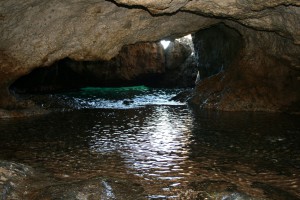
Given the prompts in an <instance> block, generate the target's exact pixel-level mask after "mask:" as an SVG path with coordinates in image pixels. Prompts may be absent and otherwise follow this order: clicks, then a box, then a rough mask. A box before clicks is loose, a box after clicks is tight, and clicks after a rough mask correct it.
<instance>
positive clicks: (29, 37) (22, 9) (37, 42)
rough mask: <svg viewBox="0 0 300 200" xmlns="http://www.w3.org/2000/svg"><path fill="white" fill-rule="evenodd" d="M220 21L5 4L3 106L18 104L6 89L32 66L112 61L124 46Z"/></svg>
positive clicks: (103, 6) (79, 1)
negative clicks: (73, 61) (65, 61)
mask: <svg viewBox="0 0 300 200" xmlns="http://www.w3.org/2000/svg"><path fill="white" fill-rule="evenodd" d="M216 21H218V20H214V19H211V18H206V17H203V16H199V15H195V14H191V13H185V12H180V13H178V14H176V15H166V16H157V17H153V16H152V15H151V14H150V13H148V12H147V11H146V10H143V9H129V8H128V7H121V6H118V5H116V4H114V3H112V2H109V1H98V0H97V1H96V0H88V1H87V0H84V1H83V0H75V1H74V0H67V1H63V2H62V1H58V0H51V1H48V0H47V1H46V0H43V1H40V0H30V1H26V2H21V1H18V0H10V1H1V2H0V23H1V25H0V32H1V34H0V44H1V46H0V94H1V97H0V99H1V100H0V105H1V107H8V106H9V104H14V103H13V101H11V99H12V97H11V96H10V95H9V92H8V89H7V88H8V86H9V85H11V84H12V83H13V82H14V81H15V80H16V79H18V78H19V77H21V76H23V75H25V74H28V73H29V72H30V71H32V70H33V69H34V68H37V67H43V66H49V65H51V64H52V63H54V62H55V61H57V60H61V59H63V58H66V57H68V58H71V59H73V60H77V61H79V60H98V59H102V60H109V59H111V58H113V57H114V56H116V55H117V54H118V52H119V51H120V49H121V48H122V47H123V46H124V45H127V44H134V43H136V42H142V41H157V40H159V39H161V38H163V37H167V36H182V35H184V34H186V33H188V32H193V31H196V30H197V29H199V28H205V27H208V26H210V25H211V24H213V23H215V22H216ZM186 22H189V23H186Z"/></svg>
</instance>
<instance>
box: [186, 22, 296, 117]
mask: <svg viewBox="0 0 300 200" xmlns="http://www.w3.org/2000/svg"><path fill="white" fill-rule="evenodd" d="M232 27H234V28H235V29H236V30H238V31H239V32H240V33H241V35H243V45H242V49H241V50H240V51H238V53H236V54H235V57H234V58H233V59H232V61H231V63H230V64H229V65H228V68H227V69H225V70H223V71H222V72H219V73H218V74H216V75H212V76H209V77H208V78H205V79H203V80H202V81H200V82H199V83H198V85H197V87H196V90H195V92H194V96H193V98H192V99H191V103H192V104H195V105H198V106H199V107H201V108H210V109H218V110H224V111H269V112H274V111H287V110H290V108H291V106H292V105H295V104H299V102H300V93H299V87H300V82H299V81H298V80H297V77H298V76H299V73H300V72H299V71H298V70H295V69H294V68H293V67H291V66H292V63H298V64H299V60H298V59H297V58H296V55H298V54H299V52H300V47H299V46H297V45H295V44H293V43H292V41H291V40H289V39H286V38H283V37H281V36H279V35H277V34H274V33H267V32H257V31H254V30H252V31H251V30H249V29H246V28H244V27H242V26H240V25H237V24H232ZM210 55H211V56H212V58H213V57H214V54H213V53H211V54H210ZM297 60H298V61H297ZM294 108H296V107H294ZM294 112H296V111H295V110H294Z"/></svg>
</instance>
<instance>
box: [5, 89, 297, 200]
mask: <svg viewBox="0 0 300 200" xmlns="http://www.w3.org/2000/svg"><path fill="white" fill-rule="evenodd" d="M177 92H178V90H170V89H151V88H146V87H143V86H141V87H133V88H130V87H129V88H115V89H113V88H102V89H99V88H85V89H82V90H81V91H80V92H76V93H68V94H59V95H52V96H51V98H54V99H58V100H64V102H67V104H68V105H69V106H70V107H71V108H73V109H71V110H70V111H68V112H56V113H52V114H49V115H45V116H40V117H32V118H27V119H14V120H1V121H0V146H1V150H0V159H1V160H9V161H16V162H20V163H24V164H27V165H29V166H32V167H34V168H35V169H37V170H38V171H40V172H41V173H44V174H46V177H47V178H49V180H50V179H51V180H56V181H64V182H72V181H74V180H86V179H91V178H95V177H106V178H117V179H123V180H127V181H129V182H130V183H132V184H139V185H141V186H142V187H143V189H144V191H143V195H144V197H145V199H178V198H181V199H205V198H207V199H299V198H300V147H299V146H300V145H299V144H300V118H299V116H294V115H285V114H270V113H234V112H225V113H224V112H212V111H203V110H202V111H201V110H195V109H191V108H189V107H188V106H187V105H184V104H182V103H178V102H174V101H169V99H170V98H171V97H172V96H174V95H175V94H176V93H177ZM52 184H55V181H53V182H52ZM105 184H106V183H105ZM106 187H110V186H106ZM110 191H111V193H112V197H113V192H114V191H113V188H112V189H111V190H110ZM112 199H113V198H112Z"/></svg>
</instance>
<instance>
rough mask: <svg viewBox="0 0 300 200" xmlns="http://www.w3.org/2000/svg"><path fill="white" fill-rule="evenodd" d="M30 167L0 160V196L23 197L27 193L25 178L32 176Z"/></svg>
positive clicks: (8, 197)
mask: <svg viewBox="0 0 300 200" xmlns="http://www.w3.org/2000/svg"><path fill="white" fill-rule="evenodd" d="M33 174H34V171H33V169H32V168H31V167H29V166H26V165H23V164H19V163H15V162H8V161H0V198H1V199H3V200H6V199H24V196H25V195H26V194H27V192H28V190H27V186H26V180H27V179H28V178H29V177H30V176H33Z"/></svg>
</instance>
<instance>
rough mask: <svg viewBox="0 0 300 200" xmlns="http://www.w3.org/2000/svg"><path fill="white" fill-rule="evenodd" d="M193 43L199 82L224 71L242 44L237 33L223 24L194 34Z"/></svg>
mask: <svg viewBox="0 0 300 200" xmlns="http://www.w3.org/2000/svg"><path fill="white" fill-rule="evenodd" d="M193 42H194V48H195V57H196V61H197V67H198V71H199V76H200V77H199V78H200V80H201V79H205V78H207V77H210V76H212V75H215V74H218V73H219V72H221V71H223V70H226V69H227V68H228V67H229V66H230V64H231V63H232V62H233V60H234V59H235V58H236V55H237V54H238V53H239V51H240V49H241V47H242V43H243V42H242V37H241V35H240V34H239V32H238V31H236V30H235V29H232V28H230V27H228V26H226V25H224V24H218V25H216V26H213V27H211V28H209V29H205V30H201V31H198V32H196V33H195V34H194V36H193Z"/></svg>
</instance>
